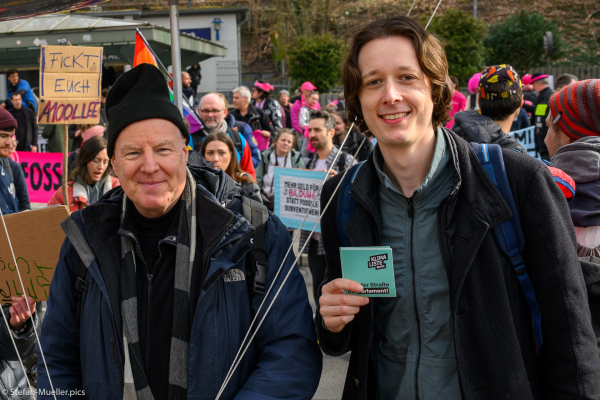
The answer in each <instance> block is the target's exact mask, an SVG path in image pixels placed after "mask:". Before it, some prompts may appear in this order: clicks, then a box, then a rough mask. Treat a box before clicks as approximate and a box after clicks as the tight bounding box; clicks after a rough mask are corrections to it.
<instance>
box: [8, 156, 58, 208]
mask: <svg viewBox="0 0 600 400" xmlns="http://www.w3.org/2000/svg"><path fill="white" fill-rule="evenodd" d="M17 154H18V156H19V163H20V164H21V167H23V171H24V172H25V182H27V190H28V191H29V201H31V202H32V203H48V201H50V198H51V197H52V195H53V194H54V192H56V190H57V189H58V188H59V187H60V186H61V182H62V153H30V152H28V151H19V152H17Z"/></svg>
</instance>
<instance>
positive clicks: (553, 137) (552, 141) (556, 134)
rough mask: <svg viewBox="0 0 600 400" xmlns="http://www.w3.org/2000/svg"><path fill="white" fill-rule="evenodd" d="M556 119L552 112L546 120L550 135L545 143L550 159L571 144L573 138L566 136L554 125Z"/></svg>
mask: <svg viewBox="0 0 600 400" xmlns="http://www.w3.org/2000/svg"><path fill="white" fill-rule="evenodd" d="M554 118H555V117H554V115H552V113H551V112H549V113H548V117H547V118H546V125H548V134H547V135H546V138H545V139H544V143H546V147H547V148H548V153H549V154H550V158H552V157H554V155H555V154H556V152H557V151H558V149H560V148H561V147H563V146H566V145H568V144H569V143H571V138H569V137H568V136H567V135H565V134H564V133H563V132H562V131H561V130H560V128H559V127H558V126H556V125H554V124H553V123H552V121H553V120H554Z"/></svg>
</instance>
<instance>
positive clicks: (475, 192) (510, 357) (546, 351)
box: [316, 129, 600, 400]
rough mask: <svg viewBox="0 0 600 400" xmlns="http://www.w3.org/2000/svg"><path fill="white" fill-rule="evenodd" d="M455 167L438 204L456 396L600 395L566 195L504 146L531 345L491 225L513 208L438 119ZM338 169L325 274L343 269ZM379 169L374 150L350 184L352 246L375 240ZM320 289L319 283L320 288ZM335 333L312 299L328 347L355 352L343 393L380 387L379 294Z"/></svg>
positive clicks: (598, 364) (329, 185) (362, 394)
mask: <svg viewBox="0 0 600 400" xmlns="http://www.w3.org/2000/svg"><path fill="white" fill-rule="evenodd" d="M444 132H445V134H446V139H447V141H448V146H449V149H450V151H451V154H452V158H453V163H454V166H455V168H456V173H455V186H454V189H453V190H452V192H451V194H450V195H449V196H448V197H447V198H446V199H445V200H443V201H442V203H441V204H440V207H439V210H438V236H437V238H432V244H435V243H436V239H437V243H438V245H439V246H440V251H441V254H442V258H443V260H444V265H445V267H446V271H447V274H448V282H449V289H450V311H451V315H452V324H453V326H452V328H453V332H454V345H455V351H456V362H457V366H458V374H459V380H460V388H461V393H462V398H463V399H465V400H484V399H485V400H496V399H498V400H500V399H507V398H508V399H527V400H532V399H536V400H537V399H590V400H591V399H598V398H600V379H599V377H600V357H598V348H597V347H596V340H595V337H594V332H593V330H592V325H591V319H590V311H589V307H588V303H587V293H586V286H585V281H584V277H583V274H582V272H581V266H580V264H579V259H578V258H577V253H576V242H575V232H574V229H573V224H572V222H571V216H570V215H569V208H568V207H567V202H566V200H565V198H564V195H563V194H562V192H561V191H560V189H559V188H558V186H557V185H556V184H555V183H554V179H553V177H552V175H551V174H550V172H549V170H548V168H546V166H545V165H544V164H542V163H541V162H539V161H537V160H536V159H534V158H533V157H530V156H528V155H524V154H520V153H518V152H516V151H503V152H502V153H503V157H504V163H505V165H506V173H507V175H508V179H509V182H510V187H511V189H512V192H513V194H514V198H515V203H516V206H517V208H518V211H519V215H520V219H521V224H522V228H523V233H524V235H525V240H526V248H525V251H524V252H523V254H522V256H523V258H524V260H525V265H526V268H527V272H528V274H529V277H530V278H531V281H532V283H533V287H534V290H535V293H536V296H537V300H538V303H539V307H540V310H541V315H542V334H543V340H544V343H543V345H542V348H541V353H540V355H536V351H535V344H534V338H533V330H532V323H531V314H530V312H529V307H528V305H527V302H526V301H525V298H524V295H523V291H522V289H521V286H520V284H519V281H518V280H517V276H516V274H515V272H514V270H513V266H512V264H511V261H510V260H509V259H508V257H506V256H505V255H504V253H502V252H501V251H500V249H499V248H498V246H497V245H496V242H495V241H494V238H493V237H492V228H493V227H494V226H495V225H497V224H498V223H500V222H501V221H504V220H506V219H508V218H509V217H510V216H511V212H510V209H509V208H508V205H507V204H506V202H505V201H504V199H503V198H502V196H501V195H500V193H499V192H498V190H497V189H496V188H495V187H494V186H493V184H492V183H491V181H490V180H489V178H488V177H487V175H486V173H485V171H484V170H483V168H482V167H481V164H480V163H479V161H478V159H477V156H476V155H475V152H474V151H473V150H472V149H471V147H470V145H469V144H468V143H467V142H465V141H464V140H462V139H460V138H459V137H458V136H456V135H455V134H453V133H452V132H450V131H448V130H447V129H444ZM341 178H342V174H338V175H336V176H334V177H333V178H331V179H329V180H328V181H327V182H326V183H325V185H324V188H323V193H322V196H321V204H323V205H324V204H327V201H328V200H329V199H330V198H331V197H333V205H334V207H330V208H329V209H328V210H327V211H326V212H325V214H324V216H323V219H322V221H321V233H322V238H323V244H324V247H325V251H326V257H327V271H326V276H325V280H324V282H329V281H331V280H333V279H336V278H341V277H342V271H341V264H340V252H339V243H338V235H337V224H336V207H335V205H336V204H337V196H338V194H337V193H336V194H334V193H333V192H334V189H335V187H336V185H337V184H338V183H339V181H340V179H341ZM379 182H380V181H379V178H378V176H377V172H376V169H375V165H374V162H373V156H372V155H371V156H370V157H369V159H368V160H367V161H366V163H365V164H364V165H363V167H362V168H361V170H360V171H359V172H358V174H357V176H356V178H355V180H354V182H353V184H352V187H351V191H350V193H351V196H352V197H353V198H354V199H355V200H356V202H357V205H356V210H355V212H354V214H353V216H352V217H351V218H350V221H349V222H348V223H347V224H346V225H345V227H344V228H345V230H346V233H347V234H348V237H349V239H350V242H351V243H352V246H378V245H380V243H381V235H382V234H381V219H382V217H383V216H382V215H381V214H380V208H379V201H380V200H379V184H380V183H379ZM320 290H322V289H320ZM369 300H370V301H369V304H368V305H366V306H363V307H361V308H360V311H359V312H358V314H356V315H355V318H354V320H353V321H352V322H350V323H349V324H348V325H346V327H345V328H344V329H343V330H342V331H341V332H340V333H337V334H334V333H331V332H329V331H327V330H326V329H325V328H324V326H323V318H322V317H321V315H320V311H319V310H318V311H317V320H316V326H317V335H318V338H319V344H320V346H321V349H322V350H323V351H324V352H325V353H326V354H328V355H332V356H339V355H342V354H344V353H346V352H348V351H351V352H352V355H351V357H350V364H349V366H348V372H347V376H346V382H345V387H344V392H343V395H342V399H346V400H349V399H353V400H355V399H356V400H358V399H373V400H376V399H378V398H379V393H378V390H379V387H378V372H377V351H376V346H377V342H376V338H375V304H376V303H377V300H378V299H377V298H370V299H369Z"/></svg>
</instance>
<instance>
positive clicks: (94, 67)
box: [38, 46, 103, 124]
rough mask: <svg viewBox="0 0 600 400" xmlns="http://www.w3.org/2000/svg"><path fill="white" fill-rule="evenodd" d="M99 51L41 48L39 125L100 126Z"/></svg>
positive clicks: (59, 47)
mask: <svg viewBox="0 0 600 400" xmlns="http://www.w3.org/2000/svg"><path fill="white" fill-rule="evenodd" d="M102 52H103V48H102V47H80V46H42V50H41V56H40V106H39V108H38V123H39V124H97V123H99V122H100V105H101V102H100V97H101V90H102V86H101V78H102Z"/></svg>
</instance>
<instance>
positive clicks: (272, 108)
mask: <svg viewBox="0 0 600 400" xmlns="http://www.w3.org/2000/svg"><path fill="white" fill-rule="evenodd" d="M274 89H275V88H274V87H273V86H272V85H271V84H269V83H268V82H264V81H261V80H258V81H256V82H254V85H253V86H252V90H251V93H250V94H251V96H252V104H253V105H254V106H255V107H258V108H260V109H262V110H263V111H264V112H265V114H267V116H268V117H269V118H270V119H271V122H272V123H273V127H274V128H275V131H278V130H280V129H281V128H283V124H282V117H281V114H282V111H281V106H280V105H279V103H278V102H277V100H275V99H272V98H271V97H270V94H271V93H272V92H273V90H274Z"/></svg>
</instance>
